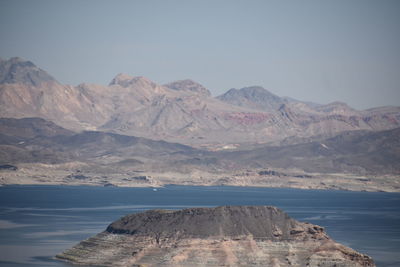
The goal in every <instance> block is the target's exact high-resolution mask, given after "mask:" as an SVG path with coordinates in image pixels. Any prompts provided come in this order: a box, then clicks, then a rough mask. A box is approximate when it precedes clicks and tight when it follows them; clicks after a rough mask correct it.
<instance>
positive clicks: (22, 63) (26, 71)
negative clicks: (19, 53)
mask: <svg viewBox="0 0 400 267" xmlns="http://www.w3.org/2000/svg"><path fill="white" fill-rule="evenodd" d="M50 81H54V82H55V81H56V80H55V79H54V78H53V77H51V76H50V75H49V74H48V73H47V72H45V71H44V70H42V69H40V68H38V67H37V66H36V65H35V64H33V63H32V62H31V61H27V60H24V59H22V58H19V57H12V58H10V59H9V60H3V59H0V84H5V83H23V84H27V85H33V86H39V85H40V84H41V83H43V82H50Z"/></svg>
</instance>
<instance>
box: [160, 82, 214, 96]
mask: <svg viewBox="0 0 400 267" xmlns="http://www.w3.org/2000/svg"><path fill="white" fill-rule="evenodd" d="M164 86H165V87H168V88H170V89H172V90H177V91H191V92H196V93H199V94H201V95H205V96H210V95H211V93H210V91H209V90H208V89H207V88H205V87H204V86H203V85H201V84H199V83H197V82H195V81H193V80H190V79H185V80H179V81H175V82H171V83H168V84H165V85H164Z"/></svg>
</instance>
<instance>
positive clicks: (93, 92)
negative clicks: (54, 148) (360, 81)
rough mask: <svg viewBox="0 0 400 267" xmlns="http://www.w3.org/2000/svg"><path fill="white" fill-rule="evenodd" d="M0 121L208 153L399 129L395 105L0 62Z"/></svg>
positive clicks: (19, 61) (399, 113)
mask: <svg viewBox="0 0 400 267" xmlns="http://www.w3.org/2000/svg"><path fill="white" fill-rule="evenodd" d="M360 97H361V96H360ZM0 117H3V118H25V117H40V118H44V119H46V120H49V121H52V122H55V123H56V124H58V125H60V126H62V127H64V128H66V129H68V130H73V131H83V130H86V131H88V130H89V131H105V132H113V133H117V134H123V135H129V136H137V137H146V138H150V139H154V140H165V141H169V142H177V143H183V144H188V145H194V146H198V147H206V148H208V149H219V148H222V147H224V146H226V145H228V146H229V145H230V146H232V145H233V146H237V144H251V143H270V144H279V143H280V142H285V143H286V144H288V142H289V143H290V144H294V143H299V142H302V141H304V140H313V139H314V138H319V139H324V138H329V137H333V136H335V135H337V134H340V133H342V132H348V131H359V130H368V131H382V130H389V129H394V128H398V127H400V107H380V108H373V109H368V110H363V111H358V110H354V109H352V108H351V107H349V106H348V105H346V104H345V103H340V102H335V103H331V104H328V105H319V104H312V103H308V102H302V101H297V100H294V99H290V98H286V97H279V96H276V95H274V94H273V93H271V92H269V91H267V90H266V89H264V88H262V87H259V86H252V87H246V88H242V89H240V90H237V89H231V90H229V91H228V92H226V93H225V94H223V95H221V96H218V97H215V98H214V97H212V96H211V94H210V92H209V91H208V90H207V89H206V88H205V87H204V86H202V85H200V84H198V83H196V82H194V81H191V80H181V81H177V82H172V83H169V84H166V85H159V84H157V83H155V82H152V81H151V80H149V79H147V78H144V77H134V76H130V75H126V74H119V75H117V76H116V77H115V78H114V79H112V81H111V82H110V84H109V85H108V86H104V85H96V84H80V85H78V86H70V85H63V84H60V83H59V82H57V80H55V79H54V78H53V77H52V76H50V75H49V74H47V73H46V72H45V71H44V70H42V69H40V68H38V67H36V66H35V65H34V64H33V63H32V62H30V61H25V60H22V59H20V58H11V59H9V60H0Z"/></svg>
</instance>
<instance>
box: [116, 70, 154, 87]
mask: <svg viewBox="0 0 400 267" xmlns="http://www.w3.org/2000/svg"><path fill="white" fill-rule="evenodd" d="M134 84H139V85H150V86H151V87H156V84H155V83H154V82H153V81H151V80H150V79H148V78H146V77H143V76H131V75H129V74H126V73H119V74H118V75H117V76H115V77H114V79H112V81H111V82H110V84H109V86H112V85H119V86H122V87H130V86H132V85H134Z"/></svg>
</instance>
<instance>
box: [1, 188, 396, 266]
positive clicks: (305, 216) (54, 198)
mask: <svg viewBox="0 0 400 267" xmlns="http://www.w3.org/2000/svg"><path fill="white" fill-rule="evenodd" d="M219 205H274V206H277V207H279V208H281V209H283V210H284V211H286V212H287V213H289V215H290V216H292V217H294V218H296V219H298V220H300V221H308V222H311V223H315V224H318V225H321V226H324V227H325V228H326V230H327V232H328V234H329V235H330V236H331V237H332V238H333V239H335V240H336V241H338V242H341V243H343V244H345V245H347V246H350V247H352V248H354V249H356V250H358V251H360V252H363V253H367V254H369V255H370V256H372V257H373V258H374V259H375V261H376V263H377V265H378V266H400V194H397V193H396V194H394V193H367V192H345V191H318V190H310V191H306V190H296V189H273V188H251V187H243V188H239V187H190V186H168V187H165V188H160V189H158V190H157V191H154V190H153V189H152V188H113V187H105V188H103V187H81V186H80V187H70V186H7V187H0V266H70V265H67V264H65V263H61V262H58V261H54V260H52V257H53V256H54V255H56V254H57V253H59V252H61V251H63V250H64V249H66V248H69V247H71V246H72V245H74V244H76V243H77V242H78V241H80V240H82V239H85V238H87V237H89V236H91V235H93V234H95V233H98V232H100V231H103V230H104V229H105V228H106V226H107V225H108V224H109V223H110V222H112V221H114V220H116V219H118V218H119V217H121V216H123V215H125V214H128V213H133V212H140V211H144V210H147V209H153V208H166V209H181V208H185V207H195V206H201V207H211V206H219Z"/></svg>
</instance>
